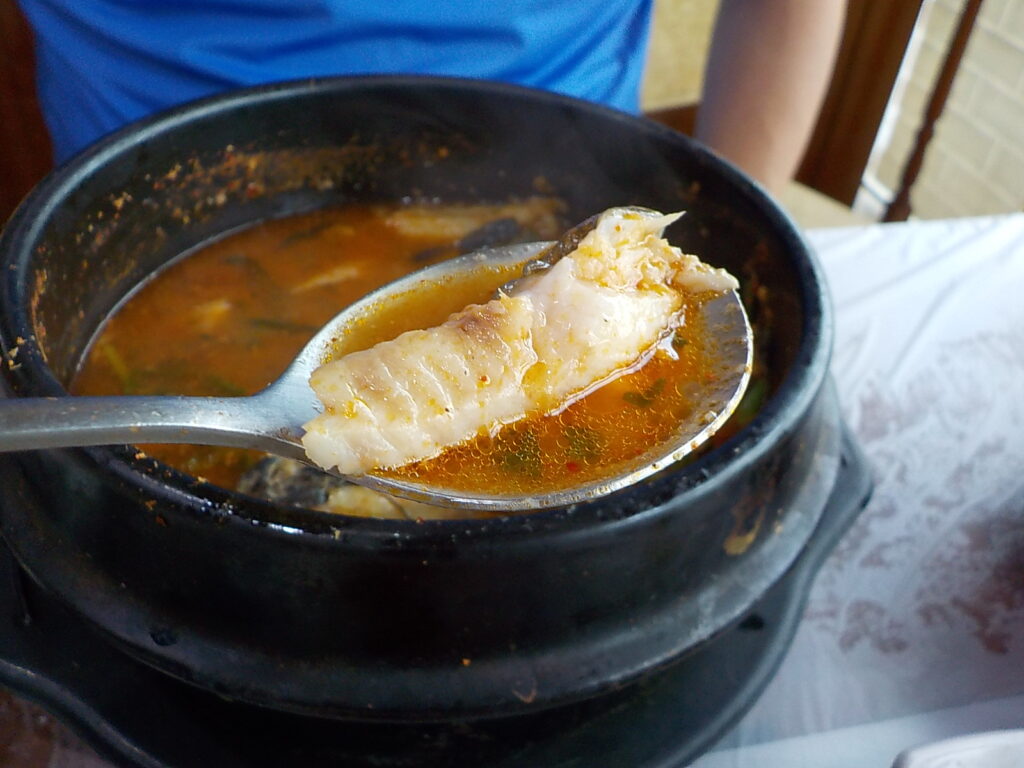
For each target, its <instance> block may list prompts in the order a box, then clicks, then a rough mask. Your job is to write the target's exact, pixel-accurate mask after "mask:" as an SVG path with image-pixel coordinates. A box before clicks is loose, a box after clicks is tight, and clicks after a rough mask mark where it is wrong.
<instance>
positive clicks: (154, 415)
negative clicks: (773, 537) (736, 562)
mask: <svg viewBox="0 0 1024 768" xmlns="http://www.w3.org/2000/svg"><path fill="white" fill-rule="evenodd" d="M589 225H591V222H589V221H588V222H584V224H582V225H580V226H579V227H576V228H574V229H573V230H572V231H570V233H568V234H567V235H566V236H565V237H563V238H562V239H561V240H559V241H558V242H556V243H553V244H552V243H527V244H523V245H513V246H506V247H502V248H493V249H487V250H482V251H478V252H476V253H471V254H467V255H465V256H460V257H458V258H455V259H451V260H449V261H445V262H441V263H439V264H437V265H434V266H431V267H428V268H426V269H423V270H420V271H418V272H415V273H413V274H410V275H408V276H406V277H404V278H401V279H399V280H396V281H394V282H392V283H389V284H387V285H385V286H383V287H381V288H379V289H378V290H376V291H374V292H372V293H370V294H367V295H366V296H365V297H364V298H362V299H360V300H359V301H357V302H355V303H353V304H351V305H350V306H348V307H347V308H346V309H344V310H343V311H342V312H341V313H339V314H338V315H336V316H335V317H334V318H333V319H332V320H331V321H330V322H329V323H327V325H325V326H324V327H323V328H322V329H321V330H320V331H319V332H318V333H317V334H316V335H315V336H314V337H313V338H312V339H311V340H310V341H309V343H308V344H306V346H305V347H304V348H303V349H302V351H301V352H300V353H299V354H298V356H297V357H296V358H295V360H294V361H293V362H292V364H291V365H290V366H289V367H288V369H287V370H286V371H285V372H284V374H283V375H282V376H281V377H280V378H279V379H278V380H277V381H275V382H274V383H272V384H271V385H270V386H268V387H267V388H266V389H264V390H263V391H261V392H259V393H257V394H256V395H253V396H251V397H166V396H142V397H135V396H131V397H128V396H125V397H58V398H12V399H7V400H0V452H5V451H21V450H32V449H42V448H66V447H74V446H87V445H113V444H122V443H188V444H195V445H222V446H230V447H240V448H255V449H257V450H261V451H265V452H267V453H273V454H277V455H279V456H284V457H286V458H291V459H298V460H299V461H303V462H306V463H309V460H308V458H307V457H306V453H305V451H304V449H303V447H302V443H301V441H300V438H301V436H302V434H303V430H302V425H303V424H305V423H306V422H308V421H309V420H310V419H312V418H313V417H314V416H315V415H316V414H317V413H319V412H320V411H321V410H322V406H321V404H320V402H319V400H318V399H317V398H316V396H315V395H314V394H313V391H312V390H311V389H310V387H309V383H308V382H309V377H310V374H311V373H312V372H313V371H314V370H315V369H316V368H318V367H319V366H320V365H322V364H323V362H324V361H325V360H326V359H328V358H330V357H331V356H332V352H333V349H334V347H335V346H336V344H337V340H338V339H340V338H343V337H344V336H345V334H346V330H347V329H349V328H352V327H354V325H355V324H356V323H360V322H365V321H366V320H367V319H368V318H371V317H372V316H373V315H374V313H375V312H376V311H379V308H380V307H381V306H383V305H385V304H386V303H388V302H389V301H391V300H393V299H395V298H396V297H399V296H401V295H403V294H407V293H409V292H411V291H418V290H423V289H429V288H430V287H431V286H433V287H434V288H435V290H436V286H437V285H438V284H444V283H447V282H449V281H451V280H452V279H459V277H460V276H461V277H464V276H465V275H466V274H467V272H471V271H475V270H481V269H484V270H491V271H493V272H494V273H495V274H496V275H498V274H506V275H507V274H510V273H511V274H515V273H516V272H515V271H514V270H513V267H515V268H518V269H519V270H520V272H521V273H532V272H536V271H537V270H538V269H544V268H546V267H547V266H550V264H552V263H554V261H557V259H558V258H560V257H561V256H562V255H564V254H565V253H567V252H569V251H571V250H573V249H574V248H575V247H576V243H578V241H579V239H580V238H581V237H582V235H583V234H585V233H586V231H588V230H589V228H590V226H589ZM499 279H500V278H499ZM703 306H704V312H705V322H706V323H707V326H706V327H707V328H708V329H709V330H710V331H711V333H713V334H715V336H716V338H718V339H719V340H720V353H721V354H720V357H721V370H722V372H723V375H722V376H720V377H719V379H718V380H717V381H715V382H714V383H713V384H709V385H708V386H707V387H706V389H705V391H704V392H702V398H701V403H700V406H699V407H696V408H694V417H693V418H692V419H691V420H690V421H688V422H686V423H681V424H680V425H679V426H678V428H677V430H676V432H675V434H674V435H673V437H672V439H671V440H668V441H666V442H665V443H664V444H662V445H657V446H653V447H652V448H651V449H650V450H649V451H647V453H645V454H644V455H642V456H640V457H638V458H637V459H636V461H635V463H634V464H633V465H630V466H629V467H627V468H626V469H625V470H620V471H619V472H618V473H617V474H616V475H615V476H614V477H608V478H606V479H603V480H601V481H600V482H594V483H590V484H589V485H585V486H582V487H580V488H573V489H567V490H560V491H553V492H550V493H546V494H543V495H537V496H528V497H527V496H514V497H513V496H480V495H471V494H466V493H464V492H460V491H457V490H453V489H446V488H435V487H430V486H427V485H423V484H418V483H414V482H410V481H407V480H400V479H395V478H390V477H384V476H378V475H373V474H371V475H364V476H361V477H349V478H346V479H347V480H350V481H351V482H354V483H359V484H361V485H365V486H368V487H371V488H374V489H376V490H380V491H383V492H386V493H391V494H393V495H396V496H402V497H404V498H410V499H415V500H417V501H422V502H426V503H428V504H435V505H438V506H445V507H457V508H464V509H478V510H492V511H497V510H509V511H512V510H525V509H542V508H547V507H556V506H564V505H567V504H572V503H575V502H579V501H584V500H587V499H592V498H596V497H599V496H602V495H605V494H607V493H611V492H612V491H615V490H618V489H620V488H623V487H625V486H627V485H630V484H632V483H635V482H637V481H639V480H641V479H643V478H645V477H648V476H649V475H651V474H653V473H654V472H657V471H658V470H660V469H662V468H664V467H666V466H668V465H670V464H672V463H674V462H676V461H678V460H680V459H682V458H683V457H684V456H686V455H687V454H689V453H691V452H692V451H693V450H695V449H696V448H697V447H698V446H699V445H700V444H701V443H703V442H704V441H705V440H707V438H708V437H710V436H711V435H712V434H714V432H715V431H717V429H718V428H719V427H720V426H721V425H722V424H723V423H725V421H726V420H727V419H728V417H729V416H730V415H731V414H732V412H733V410H734V409H735V408H736V406H737V405H738V404H739V401H740V399H741V397H742V395H743V392H744V390H745V389H746V385H747V382H748V381H749V378H750V367H751V358H752V349H753V346H752V339H751V330H750V325H749V323H748V321H747V316H746V313H745V312H744V310H743V306H742V304H741V302H740V300H739V297H738V296H737V295H736V293H735V292H730V293H728V294H724V295H723V296H721V297H719V298H717V299H715V300H713V301H710V302H708V303H706V304H704V305H703Z"/></svg>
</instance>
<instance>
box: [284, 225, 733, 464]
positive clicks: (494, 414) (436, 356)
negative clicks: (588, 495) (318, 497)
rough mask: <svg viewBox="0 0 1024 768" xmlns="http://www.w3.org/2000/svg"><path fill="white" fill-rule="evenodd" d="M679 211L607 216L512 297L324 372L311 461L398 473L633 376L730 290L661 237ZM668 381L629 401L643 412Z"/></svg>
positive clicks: (318, 382)
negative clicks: (702, 305) (696, 306)
mask: <svg viewBox="0 0 1024 768" xmlns="http://www.w3.org/2000/svg"><path fill="white" fill-rule="evenodd" d="M678 216H679V214H675V215H669V216H665V215H663V214H660V213H658V212H656V211H648V210H644V209H633V208H615V209H611V210H609V211H606V212H605V213H603V214H601V215H600V216H599V217H598V219H597V222H596V225H595V226H594V228H593V229H592V230H591V231H590V232H588V233H587V235H586V236H585V237H584V238H583V239H582V240H581V241H580V242H579V245H578V246H577V247H576V249H575V250H573V251H572V252H570V253H569V254H567V255H566V256H564V257H563V258H561V259H560V260H559V261H558V262H557V263H555V264H554V265H553V266H552V267H550V268H549V269H546V270H544V271H543V272H539V273H535V274H532V275H530V276H529V277H526V278H523V279H520V280H518V281H517V282H516V284H515V286H514V288H513V289H512V290H511V292H509V293H507V294H506V293H501V294H499V296H498V298H496V299H494V300H492V301H490V302H488V303H486V304H477V305H471V306H469V307H466V308H465V309H464V310H462V311H460V312H457V313H455V314H454V315H452V316H451V317H450V318H449V319H448V320H447V321H446V322H444V323H442V324H441V325H439V326H436V327H433V328H428V329H425V330H417V331H409V332H406V333H404V334H402V335H400V336H398V337H397V338H395V339H392V340H390V341H385V342H382V343H379V344H377V345H375V346H373V347H371V348H370V349H367V350H363V351H359V352H353V353H350V354H348V355H345V356H343V357H342V358H340V359H338V360H335V361H332V362H329V363H327V364H326V365H324V366H322V367H321V368H320V369H318V370H317V371H316V372H314V374H313V376H312V378H311V380H310V385H311V386H312V388H313V390H314V392H315V393H316V394H317V396H318V397H319V398H320V400H321V401H322V402H323V403H324V405H325V412H324V413H323V414H322V415H320V416H319V417H317V418H316V419H314V420H313V421H311V422H309V423H308V424H307V425H305V426H306V435H305V437H304V438H303V444H304V446H305V448H306V451H307V454H308V455H309V457H310V458H311V459H312V460H313V461H315V462H316V463H317V464H319V465H320V466H322V467H325V468H334V467H337V468H338V470H339V471H340V472H342V473H343V474H347V475H356V474H364V473H367V472H371V471H374V470H377V469H392V468H396V467H401V466H403V465H406V464H409V463H411V462H419V461H422V460H425V459H431V458H433V457H436V456H438V455H439V454H441V453H442V452H443V451H444V450H445V449H447V448H449V447H451V446H455V445H458V444H461V443H464V442H466V441H468V440H470V439H472V438H474V437H477V436H481V435H485V436H489V437H493V436H495V435H497V434H498V432H499V430H500V429H501V428H502V427H503V426H504V425H507V424H511V423H513V422H518V421H521V420H522V419H524V418H525V417H527V416H529V415H531V414H541V415H544V414H557V413H559V412H561V411H563V410H564V409H566V408H567V407H568V406H570V405H571V404H572V403H574V402H576V401H578V400H580V399H581V398H583V397H585V396H586V395H587V394H588V393H590V392H592V391H594V390H595V389H596V388H598V387H601V386H604V385H607V384H609V383H611V382H614V381H615V380H617V379H619V378H620V377H622V376H623V375H624V374H627V373H630V372H634V371H636V370H638V369H639V368H640V367H642V366H643V365H644V364H645V363H646V362H647V361H648V360H649V359H650V358H651V357H652V356H653V355H654V354H655V352H656V351H657V349H658V348H659V345H660V343H661V342H662V341H664V340H666V339H667V338H669V337H671V336H672V335H673V334H675V332H676V331H677V329H678V328H679V327H680V326H681V325H682V324H684V322H685V317H686V313H685V312H684V309H685V306H686V301H687V298H688V297H691V296H693V295H698V294H707V293H721V292H724V291H729V290H734V289H735V288H736V287H737V283H736V281H735V279H734V278H733V277H732V276H731V275H729V274H728V273H726V272H725V271H724V270H720V269H714V268H711V267H709V266H708V265H706V264H703V263H702V262H701V261H700V260H699V259H697V257H695V256H692V255H689V254H684V253H683V252H682V251H680V250H679V249H678V248H675V247H673V246H671V245H669V243H668V242H667V241H666V240H664V239H663V238H662V237H661V234H662V232H663V230H664V228H665V227H666V226H667V225H668V224H670V223H672V222H673V221H675V220H676V218H678ZM664 385H665V381H664V380H662V381H661V384H660V387H659V385H652V389H651V391H649V392H642V393H638V394H636V395H635V396H634V397H633V399H632V402H633V403H634V404H635V403H640V404H642V405H643V404H647V405H649V404H650V403H652V402H653V400H654V398H655V396H656V395H657V394H658V391H660V388H663V387H664ZM624 401H625V402H626V403H630V402H631V400H630V398H629V397H626V396H624Z"/></svg>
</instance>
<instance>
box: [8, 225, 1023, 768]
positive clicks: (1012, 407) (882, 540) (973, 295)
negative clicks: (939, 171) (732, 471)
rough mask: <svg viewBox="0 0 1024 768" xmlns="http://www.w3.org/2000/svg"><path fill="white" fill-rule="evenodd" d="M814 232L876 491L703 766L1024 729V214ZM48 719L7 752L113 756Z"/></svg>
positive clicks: (867, 758) (871, 759) (846, 406)
mask: <svg viewBox="0 0 1024 768" xmlns="http://www.w3.org/2000/svg"><path fill="white" fill-rule="evenodd" d="M809 238H810V240H811V242H812V244H813V246H814V247H815V249H816V250H817V252H818V254H819V256H820V258H821V260H822V263H823V264H824V267H825V271H826V273H827V275H828V278H829V281H830V284H831V289H832V293H833V297H834V301H835V307H836V331H837V337H836V346H835V358H834V364H833V373H834V376H835V379H836V382H837V384H838V388H839V392H840V398H841V403H842V407H843V410H844V412H845V414H846V418H847V420H848V422H849V424H850V426H851V427H852V428H853V430H854V432H855V433H856V434H857V436H858V437H859V439H860V440H861V442H862V444H863V447H864V449H865V451H866V453H867V455H868V457H869V459H870V461H871V463H872V465H873V470H874V473H875V477H876V482H877V487H876V491H875V495H874V498H873V499H872V501H871V503H870V505H869V506H868V508H867V509H866V510H865V512H864V513H863V515H862V516H861V517H860V518H859V520H858V521H857V522H856V523H855V524H854V526H853V528H852V529H851V530H850V531H849V533H848V534H847V535H846V536H845V538H844V539H843V540H842V541H841V543H840V545H839V547H838V548H837V550H836V551H835V552H834V554H833V555H832V557H831V558H830V559H829V560H828V561H827V563H826V564H825V566H824V568H823V569H822V571H821V573H820V574H819V576H818V578H817V581H816V583H815V586H814V589H813V592H812V594H811V596H810V602H809V604H808V608H807V612H806V616H805V619H804V621H803V623H802V624H801V626H800V629H799V631H798V633H797V636H796V638H795V641H794V643H793V646H792V649H791V651H790V653H789V655H788V656H787V658H786V660H785V662H784V663H783V665H782V667H781V669H780V670H779V673H778V675H777V676H776V678H775V679H774V680H773V681H772V683H771V684H770V685H769V687H768V689H767V690H766V691H765V693H764V695H763V696H762V697H761V699H760V700H759V701H758V702H757V704H756V705H755V706H754V707H753V709H752V710H751V711H750V712H749V713H748V715H747V716H746V717H745V718H744V719H743V721H742V722H741V723H740V724H739V726H738V727H737V728H736V729H735V730H734V731H733V732H732V733H731V734H729V735H728V736H727V737H726V738H725V739H724V740H723V742H722V743H721V744H719V745H718V747H717V748H716V749H715V750H714V751H712V752H711V753H709V754H707V755H705V756H704V757H703V758H701V759H700V760H698V761H697V763H696V764H695V768H748V767H749V768H755V767H756V768H763V767H764V766H785V768H802V767H803V766H807V767H808V768H811V767H812V766H813V768H855V767H856V768H865V767H866V766H876V767H878V768H886V766H889V765H890V764H891V763H892V761H893V759H894V757H895V756H896V754H897V753H898V752H899V751H901V750H903V749H905V748H907V747H910V746H913V745H915V744H919V743H923V742H928V741H931V740H935V739H940V738H944V737H947V736H953V735H957V734H961V733H971V732H980V731H987V730H992V729H999V728H1013V727H1021V726H1024V301H1022V300H1021V293H1024V214H1019V215H1011V216H1003V217H998V218H985V219H959V220H951V221H938V222H916V223H909V224H897V225H892V224H890V225H879V226H870V227H859V228H852V229H831V230H819V231H812V232H811V233H809ZM0 704H4V706H6V707H11V706H18V703H17V701H16V700H11V699H7V700H6V701H5V702H0ZM2 708H3V707H0V709H2ZM0 714H2V713H0ZM8 715H11V713H10V712H8ZM39 717H45V716H43V715H41V714H40V713H38V710H31V711H29V710H28V709H26V711H25V714H24V715H23V719H22V720H21V722H22V725H23V727H24V729H25V730H22V731H21V734H20V736H19V735H18V734H12V735H9V736H8V738H10V739H12V741H11V742H9V743H8V744H6V747H7V748H8V749H11V748H12V747H13V749H12V750H11V751H7V752H6V754H8V755H9V756H11V755H18V754H19V738H23V741H21V742H20V747H21V748H22V749H23V751H21V752H20V755H21V756H22V757H23V758H27V762H21V761H20V760H19V763H20V764H23V765H29V764H31V765H40V766H41V765H48V766H49V767H50V768H58V766H60V767H63V768H72V767H74V768H94V767H96V768H98V767H99V766H102V765H105V763H103V762H102V761H100V760H98V759H96V758H95V757H93V756H91V755H90V754H89V753H88V750H87V749H85V748H84V747H82V746H81V745H80V744H79V743H78V742H77V741H76V740H73V739H72V740H70V741H69V737H68V736H67V735H66V734H65V735H63V736H60V735H59V736H57V737H56V739H55V740H54V741H52V742H51V741H50V738H51V734H49V733H48V732H47V733H44V734H38V733H35V731H37V730H38V729H39V728H40V727H42V728H43V730H44V731H48V730H49V728H48V727H43V726H44V725H45V724H43V725H40V724H39V723H37V722H36V720H35V719H33V718H39ZM17 721H18V717H17V716H14V717H9V718H8V719H7V722H9V723H13V722H17ZM19 730H21V729H19ZM37 736H42V741H46V742H49V747H45V746H43V745H42V744H39V743H38V742H37V740H36V737H37ZM3 741H4V739H2V738H0V747H3V746H5V745H4V744H3V743H2V742H3ZM34 747H40V748H39V749H38V750H36V749H34ZM47 751H49V752H50V754H49V757H48V758H47V757H44V755H45V753H46V752H47ZM33 752H34V753H35V755H36V760H33V759H32V758H29V757H28V754H30V753H33ZM44 760H45V761H46V762H43V761H44ZM1021 765H1024V756H1022V761H1021Z"/></svg>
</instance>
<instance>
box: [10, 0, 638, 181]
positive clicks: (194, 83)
mask: <svg viewBox="0 0 1024 768" xmlns="http://www.w3.org/2000/svg"><path fill="white" fill-rule="evenodd" d="M21 2H22V8H23V10H24V12H25V15H26V17H27V18H28V19H29V21H30V23H31V25H32V27H33V28H34V31H35V38H36V55H37V67H38V87H39V98H40V103H41V105H42V108H43V113H44V116H45V119H46V123H47V126H48V128H49V130H50V134H51V137H52V138H53V143H54V152H55V155H56V158H57V160H58V161H62V160H64V159H66V158H68V157H69V156H71V155H72V154H74V153H75V152H77V151H78V150H80V149H82V148H83V147H84V146H86V145H87V144H89V143H91V142H92V141H94V140H95V139H97V138H99V137H100V136H102V135H103V134H105V133H107V132H109V131H111V130H114V129H115V128H118V127H120V126H121V125H123V124H125V123H126V122H129V121H131V120H134V119H137V118H140V117H143V116H145V115H148V114H151V113H153V112H156V111H158V110H161V109H164V108H166V107H170V106H172V105H175V104H179V103H182V102H185V101H189V100H191V99H194V98H198V97H201V96H207V95H210V94H213V93H217V92H220V91H224V90H227V89H231V88H235V87H240V86H249V85H256V84H260V83H267V82H272V81H280V80H290V79H296V78H306V77H315V76H327V75H340V74H371V73H372V74H381V73H418V74H433V75H457V76H463V77H476V78H484V79H490V80H501V81H505V82H513V83H519V84H522V85H529V86H533V87H537V88H543V89H546V90H551V91H557V92H560V93H565V94H569V95H572V96H576V97H579V98H583V99H588V100H591V101H596V102H600V103H604V104H607V105H609V106H612V107H617V108H619V109H623V110H626V111H631V112H636V111H637V110H638V108H639V89H640V79H641V76H642V74H643V65H644V57H645V52H646V46H647V37H648V28H649V26H650V16H651V4H652V0H600V1H599V2H594V1H593V0H592V1H591V2H586V1H585V0H521V1H520V2H516V3H501V2H496V1H495V0H436V1H435V2H424V0H167V1H166V2H158V1H157V0H21Z"/></svg>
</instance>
